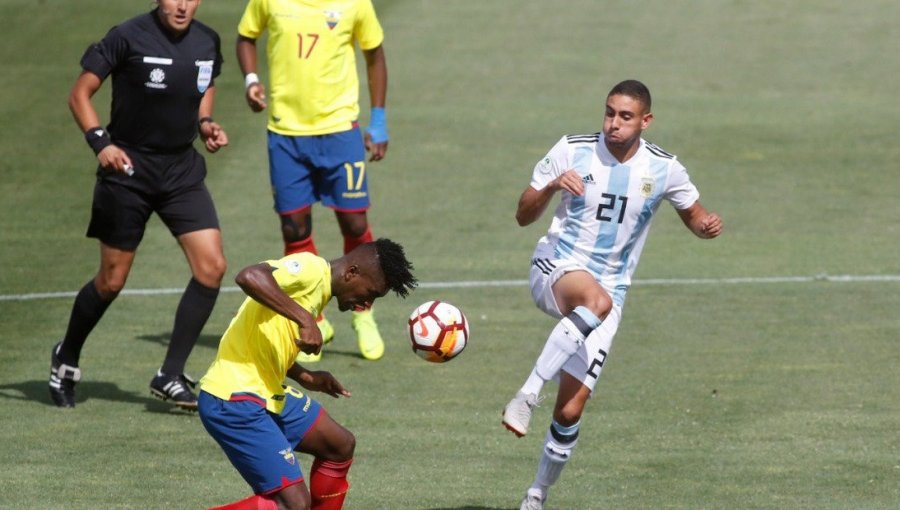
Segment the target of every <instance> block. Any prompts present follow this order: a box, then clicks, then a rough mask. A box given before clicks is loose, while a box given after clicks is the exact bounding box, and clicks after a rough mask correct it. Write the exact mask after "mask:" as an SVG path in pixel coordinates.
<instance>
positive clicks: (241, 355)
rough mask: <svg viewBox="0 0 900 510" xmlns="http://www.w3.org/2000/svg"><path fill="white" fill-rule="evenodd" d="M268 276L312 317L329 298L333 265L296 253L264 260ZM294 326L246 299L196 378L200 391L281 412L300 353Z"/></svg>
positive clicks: (311, 256)
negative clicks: (286, 385)
mask: <svg viewBox="0 0 900 510" xmlns="http://www.w3.org/2000/svg"><path fill="white" fill-rule="evenodd" d="M266 263H267V264H269V265H270V266H272V267H273V268H274V269H275V270H274V271H273V272H272V276H274V277H275V281H276V282H278V286H279V287H281V289H282V290H284V292H285V293H286V294H287V295H289V296H290V297H291V299H293V300H294V301H296V302H297V304H299V305H300V306H302V307H303V308H304V309H305V310H306V311H308V312H309V313H310V314H311V315H312V316H313V317H315V316H317V315H318V314H319V312H321V311H322V309H323V308H325V305H327V304H328V301H329V300H330V299H331V265H330V264H329V263H328V261H326V260H325V259H323V258H321V257H318V256H316V255H313V254H311V253H295V254H291V255H288V256H286V257H284V258H282V259H280V260H267V261H266ZM299 330H300V328H299V326H298V325H297V323H296V322H294V321H292V320H290V319H288V318H287V317H284V316H283V315H280V314H278V313H276V312H274V311H273V310H271V309H270V308H268V307H266V306H264V305H262V304H261V303H258V302H256V301H254V300H253V299H252V298H249V297H248V298H247V299H245V300H244V303H243V304H242V305H241V307H240V309H239V310H238V312H237V315H235V317H234V318H233V319H232V320H231V324H230V325H229V326H228V329H227V330H225V333H224V334H223V335H222V339H221V341H220V342H219V351H218V352H217V353H216V359H215V360H213V363H212V365H211V366H210V367H209V370H208V371H207V372H206V375H204V376H203V378H202V379H201V380H200V389H202V390H203V391H205V392H207V393H210V394H212V395H215V396H216V397H219V398H221V399H223V400H231V398H232V396H235V397H237V398H239V397H241V396H255V397H259V398H260V399H263V400H265V402H266V409H268V410H269V411H272V412H274V413H280V412H281V410H282V409H283V407H284V398H285V396H284V393H285V389H284V387H283V386H282V384H283V383H284V379H285V376H286V375H287V372H288V369H290V368H291V366H292V365H293V364H294V360H295V359H296V357H297V354H299V352H300V349H299V348H298V347H297V344H296V343H295V341H294V340H295V339H297V338H299V335H300V331H299Z"/></svg>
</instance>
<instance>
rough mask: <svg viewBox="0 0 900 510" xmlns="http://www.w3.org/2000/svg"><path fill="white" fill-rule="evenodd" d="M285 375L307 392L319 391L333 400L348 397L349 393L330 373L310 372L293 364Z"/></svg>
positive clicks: (321, 371)
mask: <svg viewBox="0 0 900 510" xmlns="http://www.w3.org/2000/svg"><path fill="white" fill-rule="evenodd" d="M287 375H288V377H290V378H291V379H293V380H294V381H297V383H298V384H299V385H300V386H302V387H303V388H305V389H307V390H309V391H319V392H322V393H326V394H328V395H331V396H332V397H334V398H337V397H349V396H350V392H349V391H347V389H346V388H344V386H343V385H342V384H341V383H340V382H339V381H338V380H337V379H336V378H335V377H334V376H333V375H331V373H330V372H325V371H323V370H317V371H310V370H307V369H305V368H303V367H302V366H300V365H298V364H297V363H294V364H293V365H292V366H291V368H289V369H288V373H287Z"/></svg>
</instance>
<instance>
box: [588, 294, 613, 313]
mask: <svg viewBox="0 0 900 510" xmlns="http://www.w3.org/2000/svg"><path fill="white" fill-rule="evenodd" d="M586 301H587V302H586V303H584V304H583V305H582V306H584V307H585V308H587V309H588V310H590V311H591V312H592V313H593V314H594V315H596V316H597V317H598V318H600V319H604V318H606V316H607V315H608V314H609V311H610V310H612V304H613V303H612V299H611V298H610V297H609V294H607V293H606V292H604V291H602V290H601V291H600V292H596V293H594V294H592V295H591V296H590V297H589V298H588V299H587V300H586Z"/></svg>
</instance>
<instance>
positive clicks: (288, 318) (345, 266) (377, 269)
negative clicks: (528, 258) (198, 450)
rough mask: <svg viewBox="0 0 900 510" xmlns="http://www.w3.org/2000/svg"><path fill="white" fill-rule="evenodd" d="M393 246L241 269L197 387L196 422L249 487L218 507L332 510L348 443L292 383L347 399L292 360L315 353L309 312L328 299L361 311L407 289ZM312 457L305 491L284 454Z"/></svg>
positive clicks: (348, 436) (317, 338)
mask: <svg viewBox="0 0 900 510" xmlns="http://www.w3.org/2000/svg"><path fill="white" fill-rule="evenodd" d="M411 270H412V265H411V264H410V263H409V261H408V260H407V259H406V255H405V254H404V252H403V248H402V247H401V246H400V245H398V244H396V243H394V242H392V241H390V240H388V239H379V240H377V241H375V242H370V243H366V244H363V245H361V246H358V247H357V248H356V249H354V250H353V251H351V252H349V253H347V254H346V255H344V256H343V257H341V258H338V259H335V260H333V261H331V262H329V261H326V260H325V259H323V258H320V257H318V256H316V255H313V254H311V253H308V252H303V253H295V254H291V255H288V256H286V257H284V258H282V259H280V260H269V261H266V262H262V263H260V264H256V265H253V266H249V267H247V268H244V269H243V270H241V272H240V273H238V275H237V278H236V279H235V281H236V282H237V284H238V285H239V286H240V287H241V289H243V291H244V292H245V293H246V294H247V295H248V296H249V298H247V299H246V300H245V301H244V303H243V304H242V305H241V308H240V309H239V310H238V313H237V315H236V316H235V317H234V319H233V320H232V321H231V324H230V325H229V326H228V329H227V330H226V331H225V334H224V335H223V336H222V340H221V342H220V343H219V351H218V353H217V355H216V359H215V360H214V361H213V363H212V366H211V367H210V368H209V371H208V372H207V373H206V375H205V376H204V377H203V379H202V380H201V381H200V389H201V392H200V396H199V398H198V409H199V411H200V419H201V421H202V422H203V426H204V427H206V430H207V431H208V432H209V433H210V435H211V436H212V437H213V439H215V440H216V442H218V443H219V446H221V447H222V449H223V450H224V451H225V454H226V455H227V456H228V459H229V460H230V461H231V463H232V464H233V465H234V467H235V468H236V469H237V470H238V472H240V474H241V476H243V477H244V480H246V481H247V483H248V484H250V487H251V488H252V489H253V492H254V496H252V497H250V498H247V499H244V500H241V501H238V502H236V503H231V504H229V505H225V506H222V507H219V509H220V510H226V509H227V510H249V509H253V510H276V509H278V510H281V509H287V510H297V509H300V510H306V509H313V510H337V509H340V508H341V507H342V505H343V502H344V497H345V495H346V492H347V489H348V488H349V484H348V483H347V472H348V470H349V469H350V463H351V462H352V460H353V450H354V447H355V443H356V439H355V438H354V436H353V434H352V433H351V432H350V431H348V430H347V429H345V428H344V427H342V426H341V425H340V424H338V423H337V422H336V421H334V420H333V419H332V418H331V417H330V416H329V415H328V413H326V412H325V410H324V409H323V408H322V406H321V405H320V404H319V403H318V402H316V401H315V400H313V399H312V398H310V397H309V396H308V395H306V394H304V393H303V392H301V391H299V390H297V389H296V388H294V387H292V386H286V385H284V380H285V377H289V378H291V379H293V380H294V381H296V382H297V383H299V384H300V386H301V387H303V388H304V389H306V390H309V391H320V392H323V393H326V394H328V395H331V396H332V397H335V398H337V397H339V396H345V397H349V396H350V392H349V391H347V390H346V389H345V388H344V387H343V385H341V383H340V382H338V380H337V379H335V378H334V376H332V375H331V374H330V373H328V372H325V371H309V370H307V369H305V368H303V367H302V366H300V365H298V364H297V363H296V362H295V360H296V358H297V355H298V354H299V353H300V352H305V353H307V354H315V353H318V352H319V350H320V349H321V348H322V335H321V333H320V331H319V328H318V327H317V325H316V316H317V315H318V314H319V312H321V311H322V309H323V308H325V305H327V304H328V302H329V300H331V298H332V297H334V299H335V300H337V303H338V308H339V309H340V310H341V311H342V312H345V311H348V310H365V309H368V308H369V307H371V306H372V303H373V302H374V301H375V299H377V298H380V297H383V296H384V295H386V294H387V293H388V291H390V290H393V291H394V292H395V293H396V294H397V295H398V296H400V297H406V296H407V295H408V294H409V291H410V290H411V289H413V288H415V286H416V279H415V277H414V276H413V275H412V272H411ZM295 451H299V452H302V453H307V454H310V455H312V456H313V457H315V461H314V462H313V464H312V467H311V469H310V475H309V487H308V488H307V485H306V483H305V482H304V478H303V473H302V472H301V471H300V466H299V464H298V462H297V459H296V457H295V456H294V452H295Z"/></svg>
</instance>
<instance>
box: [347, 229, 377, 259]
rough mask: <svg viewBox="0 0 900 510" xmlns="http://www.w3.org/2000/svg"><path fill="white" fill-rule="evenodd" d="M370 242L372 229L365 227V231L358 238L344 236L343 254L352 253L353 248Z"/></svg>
mask: <svg viewBox="0 0 900 510" xmlns="http://www.w3.org/2000/svg"><path fill="white" fill-rule="evenodd" d="M371 242H372V229H371V228H369V227H366V231H365V232H363V234H362V235H361V236H359V237H349V236H344V253H350V252H351V251H353V248H356V247H357V246H359V245H361V244H366V243H371Z"/></svg>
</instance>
